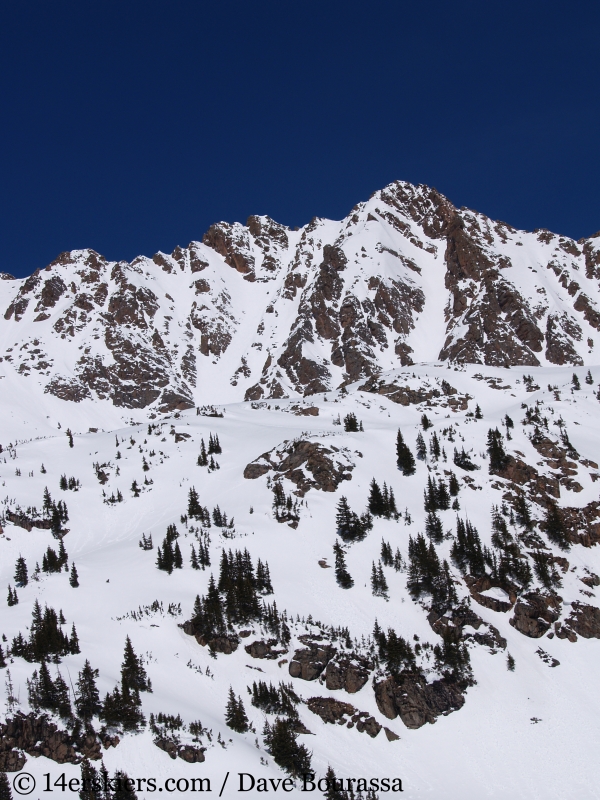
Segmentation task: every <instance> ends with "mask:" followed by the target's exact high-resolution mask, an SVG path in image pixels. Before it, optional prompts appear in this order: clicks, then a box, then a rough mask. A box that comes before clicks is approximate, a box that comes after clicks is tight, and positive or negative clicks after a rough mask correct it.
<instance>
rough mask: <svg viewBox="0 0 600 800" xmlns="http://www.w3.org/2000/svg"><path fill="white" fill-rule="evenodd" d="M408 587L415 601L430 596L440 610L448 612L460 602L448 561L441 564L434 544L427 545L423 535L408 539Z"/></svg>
mask: <svg viewBox="0 0 600 800" xmlns="http://www.w3.org/2000/svg"><path fill="white" fill-rule="evenodd" d="M406 586H407V588H408V591H409V592H410V594H411V596H412V597H413V598H414V599H415V600H418V599H419V598H420V597H421V596H422V595H424V594H427V595H430V596H431V601H432V607H434V608H436V609H438V610H442V609H443V610H446V609H447V608H450V607H452V606H453V605H455V604H456V603H457V602H458V598H457V595H456V589H455V588H454V581H453V579H452V576H451V574H450V568H449V566H448V563H447V561H444V562H443V563H441V564H440V560H439V558H438V555H437V552H436V549H435V547H434V545H433V542H430V543H429V545H427V542H426V541H425V537H424V536H423V535H422V534H421V533H419V534H417V536H416V538H415V539H413V538H412V537H409V539H408V579H407V582H406Z"/></svg>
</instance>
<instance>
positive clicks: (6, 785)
mask: <svg viewBox="0 0 600 800" xmlns="http://www.w3.org/2000/svg"><path fill="white" fill-rule="evenodd" d="M0 800H12V791H11V788H10V781H9V780H8V775H7V774H6V772H0Z"/></svg>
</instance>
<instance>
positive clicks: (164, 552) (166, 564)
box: [156, 525, 183, 575]
mask: <svg viewBox="0 0 600 800" xmlns="http://www.w3.org/2000/svg"><path fill="white" fill-rule="evenodd" d="M178 537H179V533H178V532H177V528H176V527H175V525H169V526H168V527H167V533H166V536H165V538H164V539H163V543H162V547H157V548H156V566H157V567H158V569H161V570H163V571H164V572H168V573H169V575H170V574H171V573H172V572H173V570H174V569H182V568H183V556H182V555H181V550H180V548H179V542H177V539H178ZM173 543H174V544H175V546H173Z"/></svg>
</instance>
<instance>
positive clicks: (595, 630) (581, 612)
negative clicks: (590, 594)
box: [556, 601, 600, 639]
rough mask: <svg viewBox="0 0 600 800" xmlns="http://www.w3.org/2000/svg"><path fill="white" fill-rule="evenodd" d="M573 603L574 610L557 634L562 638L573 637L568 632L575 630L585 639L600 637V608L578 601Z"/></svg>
mask: <svg viewBox="0 0 600 800" xmlns="http://www.w3.org/2000/svg"><path fill="white" fill-rule="evenodd" d="M571 605H572V607H573V610H572V611H571V613H570V615H569V617H568V618H567V619H565V620H564V625H563V627H562V628H561V627H558V629H557V632H556V635H557V636H558V637H559V638H561V639H564V638H571V637H570V636H569V635H568V634H569V632H571V631H573V632H574V633H576V634H579V636H583V638H584V639H600V608H596V606H591V605H588V604H587V603H579V602H577V601H575V602H574V603H571ZM575 638H576V637H575Z"/></svg>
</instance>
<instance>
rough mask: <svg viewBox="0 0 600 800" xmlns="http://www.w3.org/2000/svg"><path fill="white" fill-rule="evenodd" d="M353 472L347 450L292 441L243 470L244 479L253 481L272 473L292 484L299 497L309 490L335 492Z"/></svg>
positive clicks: (317, 443)
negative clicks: (294, 485)
mask: <svg viewBox="0 0 600 800" xmlns="http://www.w3.org/2000/svg"><path fill="white" fill-rule="evenodd" d="M353 469H354V464H353V462H351V461H350V458H349V454H348V451H346V450H340V449H339V448H337V447H334V446H333V445H331V446H330V447H325V445H322V444H320V443H319V442H309V441H306V440H296V441H294V442H291V443H288V442H284V444H283V445H280V446H279V447H276V448H273V450H270V451H269V452H267V453H263V454H262V455H261V456H259V457H258V458H256V459H255V460H254V461H252V462H250V464H248V465H247V466H246V468H245V469H244V478H248V479H250V480H254V479H256V478H260V477H261V476H262V475H266V474H267V472H269V471H271V470H272V471H274V472H275V473H276V474H277V477H282V478H287V479H288V480H290V481H292V483H295V484H296V487H297V491H296V494H298V495H299V496H300V497H303V496H304V495H305V494H306V492H308V491H309V489H311V488H315V489H321V490H322V491H324V492H335V490H336V489H337V487H338V486H339V484H340V483H341V482H342V481H344V480H351V479H352V470H353ZM305 470H306V471H305ZM307 473H308V474H307Z"/></svg>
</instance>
